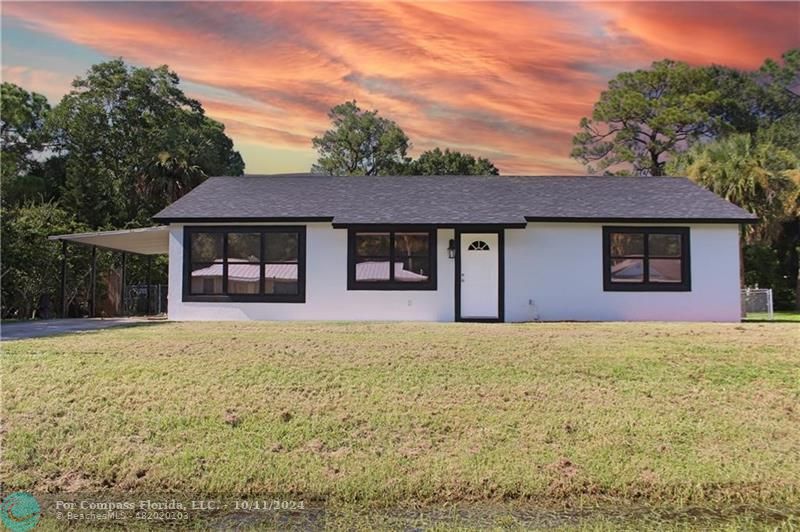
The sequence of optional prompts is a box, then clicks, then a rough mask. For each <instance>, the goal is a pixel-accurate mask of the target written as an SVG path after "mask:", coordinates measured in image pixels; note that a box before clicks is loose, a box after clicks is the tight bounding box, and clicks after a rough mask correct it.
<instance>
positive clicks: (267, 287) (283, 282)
mask: <svg viewBox="0 0 800 532" xmlns="http://www.w3.org/2000/svg"><path fill="white" fill-rule="evenodd" d="M264 293H265V294H297V264H265V265H264Z"/></svg>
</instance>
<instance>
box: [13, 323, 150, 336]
mask: <svg viewBox="0 0 800 532" xmlns="http://www.w3.org/2000/svg"><path fill="white" fill-rule="evenodd" d="M147 321H148V320H146V319H143V318H106V319H102V318H74V319H65V320H36V321H15V322H11V323H4V324H2V325H0V339H2V340H3V341H5V340H22V339H24V338H37V337H39V336H50V335H53V334H67V333H77V332H85V331H96V330H99V329H107V328H109V327H117V326H120V325H132V324H135V323H143V322H147Z"/></svg>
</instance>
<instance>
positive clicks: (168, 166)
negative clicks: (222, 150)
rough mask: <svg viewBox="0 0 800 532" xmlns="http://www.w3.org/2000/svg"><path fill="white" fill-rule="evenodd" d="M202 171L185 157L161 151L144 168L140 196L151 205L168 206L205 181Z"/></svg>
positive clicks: (204, 174)
mask: <svg viewBox="0 0 800 532" xmlns="http://www.w3.org/2000/svg"><path fill="white" fill-rule="evenodd" d="M206 177H207V176H206V173H205V172H204V171H203V169H202V168H201V167H200V166H198V165H196V164H191V163H190V162H189V161H188V160H187V159H186V158H185V157H179V156H177V155H176V154H173V153H170V152H167V151H162V152H160V153H159V154H158V155H156V156H155V157H154V158H153V159H152V160H151V161H150V163H149V164H148V165H147V167H146V168H145V172H144V175H142V176H141V178H140V186H139V188H140V191H141V194H142V195H143V196H144V197H146V198H148V201H149V202H151V204H156V205H168V204H170V203H172V202H173V201H175V200H177V199H178V198H180V197H181V196H183V195H184V194H186V193H187V192H189V191H190V190H192V189H193V188H194V187H196V186H197V185H199V184H200V183H202V182H203V180H205V179H206Z"/></svg>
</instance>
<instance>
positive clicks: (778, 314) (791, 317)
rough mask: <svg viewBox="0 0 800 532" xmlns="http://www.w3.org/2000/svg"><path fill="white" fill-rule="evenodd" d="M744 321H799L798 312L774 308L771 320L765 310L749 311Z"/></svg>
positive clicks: (799, 314) (799, 315)
mask: <svg viewBox="0 0 800 532" xmlns="http://www.w3.org/2000/svg"><path fill="white" fill-rule="evenodd" d="M745 321H775V322H796V323H800V312H799V311H796V310H776V311H775V312H773V313H772V320H770V319H769V314H768V313H766V312H750V313H749V314H748V315H747V317H746V318H745Z"/></svg>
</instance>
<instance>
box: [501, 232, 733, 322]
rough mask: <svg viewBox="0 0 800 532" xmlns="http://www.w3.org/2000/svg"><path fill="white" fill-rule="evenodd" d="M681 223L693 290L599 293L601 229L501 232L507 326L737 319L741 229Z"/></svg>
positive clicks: (601, 278)
mask: <svg viewBox="0 0 800 532" xmlns="http://www.w3.org/2000/svg"><path fill="white" fill-rule="evenodd" d="M606 225H613V224H606ZM625 225H647V224H625ZM649 225H651V226H652V225H653V224H649ZM670 225H672V226H679V225H681V224H670ZM682 226H684V227H689V228H690V230H689V244H690V250H689V255H690V265H691V280H692V290H691V292H604V291H603V229H602V227H603V224H575V223H529V224H528V227H527V228H525V229H508V230H506V271H505V273H506V286H505V298H506V321H530V320H543V321H558V320H577V321H595V320H609V321H610V320H623V321H634V320H636V321H638V320H667V321H672V320H674V321H739V319H740V295H739V294H740V292H739V286H740V284H739V227H738V226H737V225H735V224H720V225H716V224H714V225H711V224H695V225H685V224H683V225H682Z"/></svg>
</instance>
